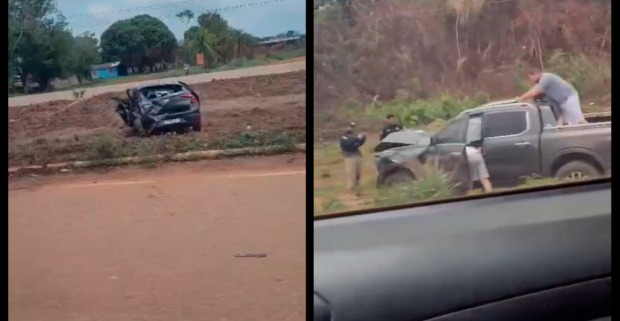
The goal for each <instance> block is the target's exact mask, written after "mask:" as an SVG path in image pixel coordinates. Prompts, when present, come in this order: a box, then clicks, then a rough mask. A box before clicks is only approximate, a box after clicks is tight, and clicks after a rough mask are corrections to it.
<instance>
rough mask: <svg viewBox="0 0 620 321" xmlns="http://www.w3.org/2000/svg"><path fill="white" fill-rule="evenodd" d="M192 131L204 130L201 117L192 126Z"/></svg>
mask: <svg viewBox="0 0 620 321" xmlns="http://www.w3.org/2000/svg"><path fill="white" fill-rule="evenodd" d="M191 129H192V131H195V132H201V131H202V123H201V122H200V119H199V120H198V121H197V122H196V123H194V124H193V125H192V127H191Z"/></svg>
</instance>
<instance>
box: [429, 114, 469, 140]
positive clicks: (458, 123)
mask: <svg viewBox="0 0 620 321" xmlns="http://www.w3.org/2000/svg"><path fill="white" fill-rule="evenodd" d="M466 129H467V118H466V117H462V118H459V119H456V120H454V121H453V122H451V123H449V124H448V125H447V126H446V127H444V128H443V129H442V130H441V131H440V132H439V133H437V135H435V142H436V143H437V144H463V143H465V130H466Z"/></svg>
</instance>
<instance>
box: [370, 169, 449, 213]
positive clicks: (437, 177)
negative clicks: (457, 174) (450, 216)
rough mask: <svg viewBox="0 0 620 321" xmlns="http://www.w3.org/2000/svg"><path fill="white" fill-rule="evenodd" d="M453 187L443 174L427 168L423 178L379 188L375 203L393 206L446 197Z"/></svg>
mask: <svg viewBox="0 0 620 321" xmlns="http://www.w3.org/2000/svg"><path fill="white" fill-rule="evenodd" d="M453 188H454V186H450V183H449V182H448V178H447V176H446V175H445V174H443V173H441V172H440V171H438V170H434V169H430V168H429V172H428V174H427V175H426V177H425V178H424V179H420V180H416V181H413V182H412V183H410V184H399V185H396V186H393V187H389V188H383V189H381V190H379V192H378V196H377V197H376V198H375V204H376V205H377V206H393V205H403V204H408V203H413V202H420V201H427V200H432V199H439V198H446V197H450V196H452V190H453Z"/></svg>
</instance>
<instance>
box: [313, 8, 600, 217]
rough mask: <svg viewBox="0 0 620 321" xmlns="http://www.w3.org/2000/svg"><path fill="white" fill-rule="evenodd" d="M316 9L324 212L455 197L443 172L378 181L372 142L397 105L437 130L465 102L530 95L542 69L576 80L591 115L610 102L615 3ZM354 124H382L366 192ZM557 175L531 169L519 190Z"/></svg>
mask: <svg viewBox="0 0 620 321" xmlns="http://www.w3.org/2000/svg"><path fill="white" fill-rule="evenodd" d="M558 6H559V7H558ZM550 8H554V10H549V9H550ZM315 9H316V10H315V16H314V31H315V45H314V52H315V55H314V59H315V60H314V66H315V70H314V126H315V132H314V135H315V137H314V142H315V156H314V164H315V177H314V185H315V201H314V203H315V215H321V214H325V213H333V212H339V211H344V210H354V209H360V208H372V207H378V206H386V205H396V204H403V203H410V202H417V201H423V200H429V199H434V198H444V197H447V196H449V194H450V193H449V191H450V186H448V185H447V184H446V183H445V179H443V178H442V176H441V175H440V174H439V173H438V174H437V175H431V176H430V177H429V179H427V180H426V181H418V182H415V183H413V184H410V185H407V186H400V187H394V188H384V189H380V190H379V189H377V188H376V187H375V180H376V176H377V173H376V169H375V166H374V164H373V160H372V154H373V151H372V149H373V148H374V146H376V144H377V143H378V137H377V134H378V133H379V132H380V130H381V127H382V126H383V124H384V123H383V122H384V120H385V117H386V115H387V114H394V115H395V116H396V118H397V120H398V122H399V123H400V124H402V125H404V126H405V127H408V128H414V129H423V130H427V131H431V132H436V131H437V130H439V129H441V128H442V127H443V126H444V125H445V124H446V122H447V121H448V120H449V119H451V118H452V117H454V116H456V115H458V114H459V113H460V112H462V111H464V110H466V109H470V108H473V107H476V106H479V105H481V104H484V103H486V102H490V101H495V100H501V99H512V98H513V97H515V96H517V95H520V94H522V93H523V92H524V91H526V90H527V89H528V88H529V86H530V84H528V83H527V82H526V77H525V76H526V72H527V70H528V69H529V68H531V67H538V68H543V69H544V70H546V71H551V72H554V73H557V74H559V75H560V76H562V77H563V78H564V79H566V80H568V81H569V82H570V83H572V84H573V86H574V87H575V88H576V89H577V90H578V91H579V93H580V97H581V99H582V108H583V110H584V112H601V111H610V103H611V99H610V97H611V86H610V84H611V46H610V44H611V30H610V26H611V1H610V0H601V1H594V2H588V3H585V2H582V1H577V0H567V1H562V2H557V1H553V0H536V1H529V0H525V1H516V2H514V1H508V2H503V1H488V0H487V1H466V0H438V1H424V0H413V1H407V0H394V1H390V4H389V5H386V4H385V3H383V2H381V1H370V0H368V1H366V0H341V1H340V0H339V1H330V0H322V1H315ZM547 12H550V13H547ZM575 16H579V17H589V18H588V19H575V18H574V17H575ZM351 121H355V122H356V123H357V128H358V130H359V131H363V132H368V133H371V135H370V136H369V139H368V141H367V142H366V144H365V146H364V148H363V153H364V159H363V165H362V195H361V197H359V198H356V197H353V196H351V195H349V194H348V193H346V191H345V186H344V165H343V163H342V157H341V155H340V151H339V148H338V146H337V143H335V142H336V141H337V139H338V137H339V136H340V135H341V133H342V132H343V130H344V129H345V126H346V124H348V123H349V122H351ZM554 183H558V181H557V180H554V179H542V178H527V179H524V180H523V182H522V184H521V185H519V187H517V188H525V187H531V186H540V185H546V184H554ZM479 192H480V191H472V193H479Z"/></svg>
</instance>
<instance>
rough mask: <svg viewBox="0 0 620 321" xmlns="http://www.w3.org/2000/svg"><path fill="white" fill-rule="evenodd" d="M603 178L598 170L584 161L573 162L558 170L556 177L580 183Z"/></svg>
mask: <svg viewBox="0 0 620 321" xmlns="http://www.w3.org/2000/svg"><path fill="white" fill-rule="evenodd" d="M599 176H601V173H599V171H598V169H596V167H594V166H592V165H591V164H589V163H586V162H583V161H572V162H569V163H566V164H564V165H562V167H560V169H558V171H557V172H556V173H555V177H556V178H558V179H561V180H565V181H580V180H585V179H591V178H597V177H599Z"/></svg>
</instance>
